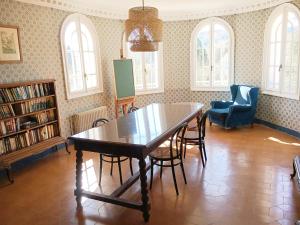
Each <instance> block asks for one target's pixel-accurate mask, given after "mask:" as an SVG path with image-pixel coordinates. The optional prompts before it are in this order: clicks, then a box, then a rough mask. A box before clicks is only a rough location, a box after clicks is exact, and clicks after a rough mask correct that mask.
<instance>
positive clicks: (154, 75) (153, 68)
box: [144, 52, 159, 90]
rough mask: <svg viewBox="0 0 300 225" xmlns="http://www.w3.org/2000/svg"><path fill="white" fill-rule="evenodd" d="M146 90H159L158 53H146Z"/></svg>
mask: <svg viewBox="0 0 300 225" xmlns="http://www.w3.org/2000/svg"><path fill="white" fill-rule="evenodd" d="M144 60H145V78H146V89H147V90H151V89H158V88H159V83H158V74H159V71H158V70H159V68H158V52H144Z"/></svg>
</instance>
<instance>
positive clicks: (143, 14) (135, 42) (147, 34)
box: [125, 0, 163, 52]
mask: <svg viewBox="0 0 300 225" xmlns="http://www.w3.org/2000/svg"><path fill="white" fill-rule="evenodd" d="M162 28H163V23H162V21H161V20H160V19H158V9H157V8H154V7H147V6H146V7H145V6H144V0H143V6H142V7H134V8H131V9H129V18H128V20H126V21H125V37H126V41H127V42H129V43H130V50H131V51H133V52H153V51H157V50H158V44H159V42H161V41H162Z"/></svg>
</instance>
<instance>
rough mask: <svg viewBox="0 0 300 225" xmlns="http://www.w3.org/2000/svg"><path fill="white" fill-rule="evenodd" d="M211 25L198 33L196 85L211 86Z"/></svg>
mask: <svg viewBox="0 0 300 225" xmlns="http://www.w3.org/2000/svg"><path fill="white" fill-rule="evenodd" d="M210 27H211V26H210V25H206V26H204V27H203V28H202V29H201V30H200V31H199V33H198V35H197V40H196V41H197V64H196V86H210V45H211V44H210V43H211V28H210Z"/></svg>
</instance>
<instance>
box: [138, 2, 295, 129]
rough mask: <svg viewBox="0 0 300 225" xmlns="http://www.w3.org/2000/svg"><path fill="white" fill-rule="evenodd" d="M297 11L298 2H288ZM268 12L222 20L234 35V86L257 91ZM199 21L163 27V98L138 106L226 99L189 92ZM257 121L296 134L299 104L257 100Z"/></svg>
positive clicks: (140, 101)
mask: <svg viewBox="0 0 300 225" xmlns="http://www.w3.org/2000/svg"><path fill="white" fill-rule="evenodd" d="M292 3H293V4H295V5H296V6H298V7H299V8H300V0H295V1H293V2H292ZM272 10H273V9H272V8H270V9H265V10H260V11H256V12H250V13H243V14H238V15H232V16H225V17H222V18H223V19H224V20H226V21H227V22H228V23H229V24H230V25H231V26H232V28H233V30H234V34H235V83H236V84H248V85H255V86H258V87H261V76H262V62H263V39H264V29H265V24H266V22H267V20H268V17H269V15H270V13H271V12H272ZM200 21H201V20H190V21H177V22H166V23H164V34H163V42H164V72H165V73H164V74H165V89H166V91H165V93H164V95H155V96H142V97H138V104H141V105H144V104H146V103H149V102H152V101H166V102H175V101H200V102H203V103H204V104H205V105H206V107H207V108H208V107H209V103H210V101H211V100H213V99H229V98H230V93H229V92H191V91H190V88H189V87H190V83H189V82H190V62H189V59H190V46H189V44H190V37H191V33H192V31H193V29H194V27H195V26H196V25H197V24H198V23H199V22H200ZM259 98H260V99H259V104H258V110H257V111H258V112H257V117H258V118H260V119H263V120H266V121H269V122H271V123H274V124H277V125H280V126H283V127H286V128H289V129H293V130H296V131H298V132H300V101H299V100H292V99H286V98H280V97H275V96H269V95H263V94H261V95H260V97H259Z"/></svg>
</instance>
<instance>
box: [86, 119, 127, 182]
mask: <svg viewBox="0 0 300 225" xmlns="http://www.w3.org/2000/svg"><path fill="white" fill-rule="evenodd" d="M108 122H109V121H108V120H107V119H104V118H100V119H97V120H95V121H94V122H93V125H92V127H99V126H102V125H104V124H106V123H108ZM127 159H129V166H130V172H131V176H132V175H133V169H132V159H131V158H128V157H120V156H114V155H112V154H100V171H99V185H101V178H102V167H103V162H108V163H110V175H111V176H112V174H113V168H114V164H115V163H118V167H119V176H120V184H121V185H122V184H123V178H122V167H121V162H124V161H126V160H127Z"/></svg>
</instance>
